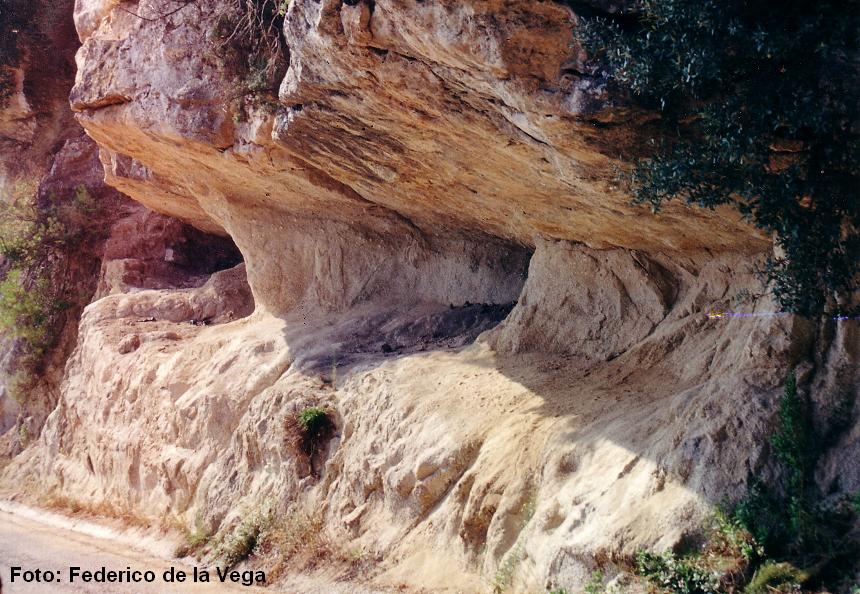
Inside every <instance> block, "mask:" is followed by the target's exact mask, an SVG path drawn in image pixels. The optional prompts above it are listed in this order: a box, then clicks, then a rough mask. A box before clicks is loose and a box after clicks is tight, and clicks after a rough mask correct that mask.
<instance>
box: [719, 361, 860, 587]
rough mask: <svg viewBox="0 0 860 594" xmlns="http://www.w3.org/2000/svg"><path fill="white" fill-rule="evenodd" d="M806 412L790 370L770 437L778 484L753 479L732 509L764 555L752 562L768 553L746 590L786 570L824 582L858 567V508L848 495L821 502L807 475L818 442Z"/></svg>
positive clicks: (815, 457)
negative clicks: (742, 496) (780, 478)
mask: <svg viewBox="0 0 860 594" xmlns="http://www.w3.org/2000/svg"><path fill="white" fill-rule="evenodd" d="M810 416H811V415H810V412H809V410H808V404H807V402H806V401H805V399H804V398H802V397H801V395H800V394H799V393H798V389H797V382H796V380H795V376H794V373H790V374H789V375H788V377H787V378H786V382H785V387H784V392H783V397H782V399H781V402H780V408H779V413H778V415H777V426H776V428H775V430H774V433H773V435H772V437H771V444H772V446H773V452H774V457H775V459H776V462H777V464H778V470H779V473H780V475H781V476H782V481H781V484H767V483H765V482H764V481H761V480H756V481H754V482H753V484H752V485H751V487H750V490H749V492H748V493H747V496H746V497H745V498H744V499H743V500H741V501H740V502H739V503H738V504H737V505H736V506H735V509H734V517H735V519H736V520H737V521H738V522H739V523H740V524H741V525H743V526H744V527H746V528H747V529H748V530H749V532H750V533H751V534H752V535H753V536H754V537H755V539H756V541H757V542H758V543H759V544H760V545H762V549H763V550H762V553H764V555H760V556H759V558H758V559H757V561H758V562H759V563H762V562H765V558H764V557H765V556H766V557H767V561H766V562H765V563H764V564H763V565H762V566H761V567H760V569H759V572H762V573H761V574H759V573H757V574H756V578H755V579H754V580H753V582H755V583H757V584H758V585H757V586H756V588H757V589H754V590H750V591H751V592H753V591H756V592H757V591H761V590H762V588H765V586H766V585H767V584H771V585H773V584H774V583H775V582H772V581H771V580H775V579H776V578H777V577H779V575H781V574H782V573H784V572H782V570H783V569H786V568H788V569H790V570H791V571H792V572H794V577H792V579H793V580H797V579H799V577H800V576H802V577H803V578H804V579H803V581H804V582H805V581H807V580H810V581H811V582H813V583H817V584H825V585H828V584H838V583H839V582H840V581H841V580H843V579H845V576H851V575H854V573H855V572H856V571H857V570H858V569H860V541H858V532H857V528H858V518H860V513H858V512H860V509H857V508H856V507H855V506H854V504H853V502H852V500H851V499H850V498H844V500H836V501H829V502H825V501H824V499H823V497H822V496H821V494H820V493H818V492H817V490H816V487H815V483H814V481H813V478H812V474H813V472H814V469H815V466H816V464H817V461H818V456H819V455H820V451H819V448H818V447H817V444H818V443H819V442H820V441H821V440H820V439H817V438H816V435H815V433H814V431H813V428H812V424H811V423H810V421H809V419H810ZM796 568H800V569H796ZM771 574H773V575H771ZM777 574H779V575H777ZM786 579H788V578H786ZM785 583H788V582H785ZM791 583H795V582H791Z"/></svg>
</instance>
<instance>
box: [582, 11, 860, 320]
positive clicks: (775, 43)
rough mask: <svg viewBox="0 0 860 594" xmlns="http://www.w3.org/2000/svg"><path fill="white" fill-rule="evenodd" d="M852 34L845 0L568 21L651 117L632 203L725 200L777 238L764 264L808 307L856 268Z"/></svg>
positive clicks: (859, 211)
mask: <svg viewBox="0 0 860 594" xmlns="http://www.w3.org/2000/svg"><path fill="white" fill-rule="evenodd" d="M858 30H860V11H858V10H857V9H856V5H855V4H854V3H853V0H824V1H821V2H807V1H805V0H787V1H777V0H765V1H756V0H638V1H637V2H634V3H633V7H632V9H631V10H629V11H627V13H626V14H624V15H622V16H621V17H617V16H616V17H606V18H585V19H582V22H581V25H580V26H579V27H578V28H577V30H576V35H577V37H578V38H579V41H580V42H581V43H582V45H583V46H584V47H585V48H586V50H587V52H588V53H589V54H590V56H591V63H590V64H588V65H587V66H586V70H587V72H588V74H590V75H592V76H596V77H598V78H599V77H601V76H604V75H605V76H608V77H610V78H611V80H612V82H613V84H614V85H616V86H618V87H620V88H621V89H624V90H626V91H629V92H630V93H631V94H632V96H633V97H634V98H636V100H638V101H639V102H640V103H641V104H642V105H643V106H645V107H646V108H648V109H652V110H654V111H655V112H657V113H659V115H660V120H659V122H657V123H656V130H655V133H654V136H653V138H652V139H651V141H652V149H653V152H652V154H650V155H649V156H648V157H647V158H643V159H640V160H639V161H638V162H637V164H636V166H635V168H634V169H633V171H632V172H631V173H630V175H629V176H627V180H628V181H629V183H630V186H631V189H632V191H633V192H634V195H635V197H636V200H637V201H639V202H642V203H647V204H650V205H651V206H652V207H653V209H654V210H655V211H656V210H658V209H659V208H660V206H661V205H662V204H663V202H664V201H666V200H670V199H673V198H680V199H683V200H686V201H687V202H689V203H691V204H696V205H699V206H701V207H704V208H714V207H715V206H718V205H721V204H729V205H732V206H733V207H734V208H736V209H737V210H738V211H740V213H741V214H742V215H743V216H744V217H746V218H747V219H748V220H750V221H751V222H752V223H753V224H755V225H756V226H757V227H758V228H759V229H761V230H763V231H764V232H766V233H767V234H768V235H771V234H773V235H774V236H775V240H776V244H777V245H778V246H779V247H780V248H781V249H782V252H783V253H784V255H775V256H773V257H772V258H770V260H769V261H768V263H767V265H766V266H765V267H764V268H763V270H762V271H761V272H762V274H763V276H764V278H765V279H766V280H767V281H769V282H770V287H771V290H772V292H773V294H774V295H775V297H776V298H777V299H778V300H779V302H780V303H781V304H782V306H783V307H784V308H785V309H786V310H788V311H793V312H797V313H800V314H805V315H814V314H818V313H820V312H823V311H834V312H835V311H838V310H839V306H838V304H837V303H836V301H835V300H834V294H843V295H850V294H851V292H852V290H853V289H855V288H856V286H857V275H858V271H860V200H859V199H858V193H857V188H858V187H860V140H858V130H860V128H858V126H857V122H858V121H860V119H858V103H857V101H856V89H857V88H858V79H860V74H858V72H860V71H858V70H857V69H856V68H854V66H853V65H854V64H856V61H857V59H858V41H857V40H858V36H857V31H858Z"/></svg>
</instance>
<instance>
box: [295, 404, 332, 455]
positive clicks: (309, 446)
mask: <svg viewBox="0 0 860 594" xmlns="http://www.w3.org/2000/svg"><path fill="white" fill-rule="evenodd" d="M334 427H335V425H334V421H333V420H332V415H331V412H330V411H329V410H328V409H327V408H324V407H321V406H310V407H307V408H304V409H302V410H299V411H296V412H294V413H292V414H289V415H287V417H286V418H285V419H284V434H285V440H286V443H287V446H288V447H289V449H290V450H291V451H292V452H293V453H295V454H297V455H300V456H304V457H307V458H312V457H313V456H314V454H316V453H317V452H318V451H319V449H320V448H321V447H322V446H323V444H324V442H325V441H326V440H327V439H328V437H329V436H330V435H331V433H332V432H333V430H334Z"/></svg>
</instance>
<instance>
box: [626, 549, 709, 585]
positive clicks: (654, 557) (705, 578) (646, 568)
mask: <svg viewBox="0 0 860 594" xmlns="http://www.w3.org/2000/svg"><path fill="white" fill-rule="evenodd" d="M635 568H636V573H637V574H639V575H641V576H643V577H645V578H646V579H647V580H648V581H649V582H651V583H652V584H654V585H655V586H658V587H660V588H664V589H665V590H667V591H669V592H673V593H674V594H718V593H719V592H720V583H719V576H718V575H716V574H715V573H714V572H712V571H709V570H707V569H705V568H703V567H701V566H700V564H699V563H698V558H697V557H690V558H679V557H676V556H675V555H674V554H673V553H664V554H662V555H658V554H654V553H649V552H647V551H639V553H637V555H636V559H635Z"/></svg>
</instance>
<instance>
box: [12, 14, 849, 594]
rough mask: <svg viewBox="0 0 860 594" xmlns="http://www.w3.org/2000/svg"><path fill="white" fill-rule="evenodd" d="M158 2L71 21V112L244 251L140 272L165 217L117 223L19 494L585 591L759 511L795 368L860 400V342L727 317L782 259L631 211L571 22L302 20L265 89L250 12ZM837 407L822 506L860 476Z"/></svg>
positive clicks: (138, 174) (812, 385)
mask: <svg viewBox="0 0 860 594" xmlns="http://www.w3.org/2000/svg"><path fill="white" fill-rule="evenodd" d="M169 6H171V5H161V4H160V3H157V2H153V3H148V2H141V3H140V4H137V3H134V2H112V1H107V0H78V2H77V3H76V6H75V23H76V25H77V31H78V34H79V36H80V40H81V43H82V46H81V48H80V50H79V51H78V53H77V77H76V81H75V85H74V88H73V89H72V90H71V104H72V108H73V109H74V110H75V112H76V114H77V118H78V121H79V122H80V123H81V124H82V125H83V127H84V128H85V129H86V131H87V133H88V135H89V136H90V137H91V138H92V139H94V140H95V142H96V143H98V146H99V150H100V158H101V163H102V165H103V166H104V170H105V174H106V180H107V183H108V184H110V185H111V186H114V187H116V188H118V189H119V190H121V191H122V192H124V193H126V194H128V195H129V196H131V197H132V198H133V199H135V200H136V201H138V202H140V203H142V204H144V205H146V206H147V207H148V208H151V209H153V210H155V211H158V212H159V213H162V214H163V215H168V216H171V217H176V218H178V219H181V220H183V221H185V222H188V223H190V224H192V225H194V226H195V227H196V228H198V229H199V230H201V231H204V232H208V233H213V234H217V235H222V236H229V237H230V238H231V239H232V240H233V241H234V242H235V244H236V246H238V248H239V250H240V251H241V254H242V257H243V259H244V263H243V264H241V265H239V266H236V267H234V268H230V269H227V270H222V271H220V272H217V273H215V274H213V275H212V276H210V277H208V279H206V278H204V277H202V276H200V274H199V272H200V271H206V272H208V271H211V270H213V269H215V268H223V267H224V266H226V265H227V260H229V258H227V259H225V258H226V256H225V258H221V257H219V258H216V260H218V261H219V264H217V265H216V264H215V263H214V261H212V262H210V265H206V266H199V267H196V268H194V271H192V272H189V271H187V270H186V272H185V273H184V276H183V273H182V272H181V271H179V270H173V274H174V277H173V278H172V279H170V280H169V282H168V281H163V280H162V281H159V280H158V279H160V278H162V279H163V276H164V274H163V271H158V270H156V269H155V268H154V267H148V266H144V265H142V264H139V263H137V262H138V261H140V260H141V259H146V258H145V257H144V256H141V254H151V255H152V254H157V257H150V258H149V259H150V260H152V261H156V260H158V259H159V257H160V258H161V260H162V261H163V260H164V255H166V253H167V250H168V249H170V250H171V254H172V253H173V248H172V247H171V246H168V245H167V242H164V241H162V240H161V239H160V237H161V235H159V233H160V232H161V230H162V229H163V228H164V225H165V224H167V223H158V224H153V223H151V222H150V221H152V220H153V219H152V218H151V217H154V216H155V215H150V214H146V215H144V214H137V215H134V216H135V217H137V218H133V219H127V220H126V221H125V222H123V223H120V224H118V225H117V226H114V230H115V232H114V235H115V236H117V237H119V238H120V239H119V240H118V242H119V243H118V244H117V245H119V246H122V247H121V248H120V247H117V249H116V250H112V249H111V248H110V247H108V249H107V251H106V262H105V263H104V264H103V265H102V269H101V270H102V272H101V277H100V280H99V287H98V295H97V296H98V297H100V298H99V299H98V300H96V301H94V302H93V303H92V304H91V305H89V306H88V307H87V308H86V309H85V310H84V312H83V315H82V316H81V319H80V327H79V332H78V340H77V343H76V344H77V346H76V348H75V350H74V353H73V354H72V355H71V357H70V359H69V361H68V364H67V365H66V367H65V371H64V375H63V379H62V386H61V393H60V397H59V401H58V402H57V405H56V408H55V409H54V410H53V412H52V413H51V415H50V416H49V417H48V419H47V422H46V424H45V427H44V430H43V431H42V432H41V435H40V437H39V439H38V441H37V443H35V444H33V445H32V447H30V448H28V449H27V450H26V451H24V453H22V454H21V455H19V456H17V457H16V458H15V459H13V460H12V461H11V462H10V464H9V465H8V466H7V467H6V468H5V470H4V477H5V479H10V478H11V477H14V480H15V481H16V484H29V485H31V486H30V488H31V489H34V490H36V489H39V490H46V489H47V490H50V491H52V492H54V493H58V494H62V495H63V496H65V497H70V498H74V499H78V500H82V501H88V502H91V503H98V502H101V501H111V502H114V503H117V504H119V505H121V506H122V507H123V508H126V509H128V510H130V511H131V512H133V513H134V514H136V515H142V516H148V517H150V518H153V519H155V518H165V517H178V518H180V520H181V522H183V523H184V524H185V525H188V526H193V525H194V524H195V523H202V524H203V525H204V526H205V527H206V529H207V530H209V531H213V532H219V533H226V532H228V531H229V530H230V529H231V527H232V526H234V525H235V524H236V522H238V521H239V519H240V518H241V517H244V516H247V515H248V514H249V513H250V512H251V511H252V510H256V509H259V508H260V507H261V506H262V505H264V502H272V501H274V502H275V503H276V505H277V507H279V508H282V509H286V508H289V507H291V506H300V507H305V508H307V509H312V510H318V511H319V512H320V513H321V514H322V517H323V519H324V527H325V530H326V531H328V532H329V533H331V534H333V535H335V537H336V539H337V540H338V541H339V542H342V543H344V546H345V547H347V548H353V549H354V548H360V549H362V550H364V551H366V552H368V554H370V555H372V556H373V557H374V558H380V559H382V562H381V564H380V569H379V573H378V574H377V575H375V576H374V577H373V579H374V580H375V583H378V584H397V583H406V584H408V585H410V586H414V587H425V588H428V589H431V590H432V589H439V590H446V589H448V590H451V591H455V590H459V591H473V590H474V591H480V590H482V589H486V588H487V587H489V584H492V583H493V582H496V585H498V586H499V587H502V588H510V589H511V591H542V590H543V589H545V588H555V587H565V588H568V589H569V591H576V589H577V588H579V587H581V585H582V584H583V582H584V581H585V580H586V579H587V577H588V575H589V574H590V573H591V571H592V570H593V569H594V568H595V567H597V564H598V563H607V562H609V561H611V560H613V559H616V558H618V557H620V556H623V555H627V554H630V553H632V552H633V551H635V550H636V549H637V548H638V547H641V546H647V547H655V548H667V547H671V546H673V545H674V544H676V543H677V542H678V541H679V540H681V539H682V538H684V537H686V536H689V535H691V534H693V533H695V531H696V530H697V529H698V526H699V525H700V522H701V520H702V518H703V517H704V516H705V515H706V514H707V513H708V511H709V509H710V507H711V506H713V505H714V504H716V503H718V502H720V501H721V500H723V499H724V498H726V497H733V496H737V495H739V494H741V493H742V492H743V490H744V489H745V488H746V484H747V481H748V480H749V478H750V476H751V474H752V473H753V472H756V471H758V470H759V469H761V468H762V467H763V466H764V464H765V462H766V460H767V457H768V455H769V452H768V448H767V445H766V443H767V441H766V439H764V438H763V436H764V435H766V434H767V432H768V431H769V428H770V426H771V421H772V417H773V414H774V412H775V410H776V401H777V399H778V396H779V393H780V391H781V384H782V381H783V378H784V377H785V374H786V372H787V371H788V369H790V368H791V367H794V366H797V367H798V368H799V369H800V370H801V376H800V377H801V385H802V386H803V388H804V389H805V390H810V391H811V393H812V394H814V397H815V398H816V399H817V402H818V403H819V404H820V407H819V408H820V410H821V415H820V416H821V419H820V422H821V423H827V422H829V419H830V416H831V413H832V412H833V411H836V410H844V408H845V407H844V403H845V402H849V403H852V402H856V400H857V398H858V396H860V392H858V390H860V371H858V369H860V363H858V358H860V336H858V329H857V326H856V323H854V324H853V325H852V322H850V321H840V322H837V321H830V322H828V323H825V324H824V325H823V326H816V325H813V324H812V323H810V322H807V321H804V320H801V319H795V318H793V317H791V316H770V315H757V316H750V317H732V318H725V317H723V318H720V317H717V316H709V313H710V312H712V311H717V310H726V309H734V310H735V311H742V312H746V313H756V314H767V313H768V312H772V311H774V306H773V304H772V303H770V302H769V300H768V299H767V298H765V297H757V296H756V293H757V291H758V289H759V287H758V284H757V282H758V281H757V280H756V279H755V277H754V275H753V274H752V272H751V270H752V268H753V265H754V264H755V262H756V260H757V259H758V258H759V257H760V256H761V255H762V254H764V253H766V251H767V250H768V249H770V242H769V241H768V240H767V239H766V238H763V237H761V236H759V235H757V234H756V233H755V232H754V231H753V230H752V229H750V228H749V227H747V226H746V225H744V224H743V223H742V222H741V221H739V220H738V218H737V217H736V216H735V215H733V214H732V213H731V212H729V211H722V210H717V211H701V210H693V209H688V208H686V207H684V206H681V205H671V206H670V207H669V208H667V209H666V210H665V211H664V212H662V213H661V214H660V215H659V216H653V215H651V214H649V213H648V212H646V211H643V210H642V209H640V208H638V207H634V206H631V205H630V203H629V198H628V197H627V196H626V195H625V194H624V193H623V191H621V190H620V189H619V188H617V187H615V183H614V181H613V180H614V178H615V175H614V168H615V167H616V166H619V165H623V162H624V159H626V158H629V156H630V155H631V154H634V153H636V152H637V151H640V150H642V146H643V145H644V144H645V141H646V140H647V138H648V120H649V117H650V116H649V115H648V114H642V113H638V112H636V111H635V110H633V109H631V108H630V107H628V106H626V105H625V103H624V100H623V98H621V97H613V96H611V95H608V94H607V91H606V88H605V81H602V80H600V78H599V77H596V76H593V75H589V74H588V73H584V72H582V70H583V66H582V55H581V51H580V50H579V48H577V47H576V46H575V44H574V43H573V41H572V34H571V31H572V29H573V28H574V27H575V26H576V24H577V15H576V13H575V12H574V11H572V10H571V9H570V8H568V7H566V6H563V5H560V4H556V3H551V2H532V1H528V2H527V1H524V0H504V1H503V0H492V1H486V2H473V1H471V2H457V3H454V2H447V1H443V0H425V1H423V2H405V1H401V0H377V1H376V2H365V1H358V2H355V1H352V2H340V1H335V0H293V1H292V2H290V3H289V9H288V10H287V13H286V17H285V19H284V23H283V42H284V45H285V47H286V50H285V55H284V56H282V57H283V58H284V59H285V60H286V59H287V58H288V61H289V68H288V69H287V70H286V71H285V72H276V73H277V74H278V75H279V77H280V78H279V79H278V80H276V81H275V82H276V83H277V84H278V85H279V90H278V93H277V97H275V96H274V95H271V94H269V93H267V91H266V90H265V89H264V88H261V86H260V85H259V84H258V83H257V82H255V81H256V79H255V76H256V75H261V73H260V72H258V71H256V70H255V68H259V67H256V66H254V65H252V66H251V68H247V67H245V66H242V65H241V64H240V65H239V66H237V65H236V64H235V63H234V62H235V61H231V59H230V55H232V54H231V53H230V52H231V51H232V50H231V46H230V43H232V42H231V41H229V40H226V41H225V35H224V31H225V30H226V31H228V32H229V31H231V30H234V29H235V26H236V23H239V22H240V21H239V19H241V17H242V14H243V12H242V10H243V8H242V7H243V6H245V5H244V3H242V4H239V3H235V4H234V3H233V2H229V1H227V0H219V1H217V2H208V3H202V2H191V3H188V4H185V5H183V6H181V7H180V8H179V9H178V10H176V11H175V12H172V13H171V14H169V15H168V16H163V17H161V16H159V15H162V14H166V13H167V12H170V10H168V7H169ZM174 8H175V7H174ZM602 8H605V7H601V6H596V7H592V8H590V10H594V9H602ZM144 17H145V18H144ZM227 37H229V36H227ZM233 49H234V50H235V48H233ZM261 76H262V75H261ZM263 78H265V77H263ZM263 86H265V85H263ZM159 220H160V219H159ZM169 224H170V225H173V224H176V225H178V223H169ZM124 236H125V237H128V236H134V237H137V238H140V239H139V240H135V241H123V240H122V239H121V238H122V237H124ZM153 238H154V239H153ZM150 240H151V241H150ZM107 245H108V246H110V245H111V243H110V241H108V244H107ZM184 254H185V257H186V258H188V259H189V260H190V261H192V262H194V263H197V264H199V263H200V261H201V259H203V258H204V256H205V254H204V253H203V252H202V251H201V250H200V249H196V250H187V251H185V252H184ZM172 257H173V256H171V258H172ZM743 296H748V297H747V298H746V300H745V301H744V299H742V297H743ZM742 301H743V303H741V302H742ZM311 405H325V406H327V407H329V409H330V410H331V411H332V415H333V419H334V422H335V425H336V427H335V431H334V435H333V436H332V437H331V439H330V440H329V441H328V443H327V445H326V447H325V448H324V451H322V452H318V454H317V455H316V456H315V457H314V459H308V458H305V457H302V456H299V455H296V453H295V452H294V451H293V450H292V449H291V448H290V447H289V443H288V440H287V436H286V435H285V432H284V419H285V418H286V417H287V416H288V415H290V414H292V413H294V412H295V411H299V410H302V409H303V408H305V407H307V406H311ZM840 407H841V408H840ZM855 408H856V407H855ZM851 410H852V413H851V415H852V416H851V419H853V421H852V422H850V423H847V426H846V430H845V431H844V433H842V434H841V435H840V437H839V439H840V441H839V443H838V444H835V447H833V448H832V449H831V450H830V451H829V453H828V459H827V463H826V464H825V465H824V466H822V469H821V473H820V476H819V477H818V478H819V480H820V482H821V483H822V484H824V485H827V486H828V488H829V489H830V490H831V491H832V492H848V491H852V490H857V489H858V488H860V474H858V470H857V468H856V463H853V462H851V460H852V455H853V456H855V457H856V453H857V451H858V448H860V433H858V431H860V424H858V423H857V422H856V412H857V411H856V410H854V409H851ZM28 481H29V483H28Z"/></svg>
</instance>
